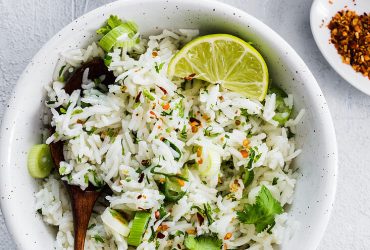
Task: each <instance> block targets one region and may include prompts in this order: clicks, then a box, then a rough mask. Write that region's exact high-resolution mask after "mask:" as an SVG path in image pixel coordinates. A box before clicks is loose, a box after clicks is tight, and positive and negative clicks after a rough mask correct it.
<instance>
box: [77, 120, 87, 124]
mask: <svg viewBox="0 0 370 250" xmlns="http://www.w3.org/2000/svg"><path fill="white" fill-rule="evenodd" d="M76 122H77V123H78V124H85V122H84V121H83V120H80V119H78V120H77V121H76Z"/></svg>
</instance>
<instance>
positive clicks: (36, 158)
mask: <svg viewBox="0 0 370 250" xmlns="http://www.w3.org/2000/svg"><path fill="white" fill-rule="evenodd" d="M27 167H28V172H29V173H30V175H31V176H32V177H33V178H45V177H47V176H48V175H49V174H50V171H51V169H52V168H53V160H52V158H51V153H50V148H49V145H46V144H37V145H34V146H33V147H32V148H31V150H30V152H29V153H28V160H27Z"/></svg>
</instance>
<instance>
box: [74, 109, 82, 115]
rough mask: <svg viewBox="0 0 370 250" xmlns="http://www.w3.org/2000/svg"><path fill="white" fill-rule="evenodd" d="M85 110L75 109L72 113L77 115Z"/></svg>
mask: <svg viewBox="0 0 370 250" xmlns="http://www.w3.org/2000/svg"><path fill="white" fill-rule="evenodd" d="M82 112H83V110H82V109H75V110H74V111H73V112H72V115H77V114H81V113H82Z"/></svg>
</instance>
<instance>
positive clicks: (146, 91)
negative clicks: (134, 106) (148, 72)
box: [143, 89, 155, 101]
mask: <svg viewBox="0 0 370 250" xmlns="http://www.w3.org/2000/svg"><path fill="white" fill-rule="evenodd" d="M143 94H144V96H145V97H146V98H148V99H149V100H150V101H154V100H155V98H154V96H153V95H152V94H151V93H150V92H149V91H148V90H147V89H144V90H143Z"/></svg>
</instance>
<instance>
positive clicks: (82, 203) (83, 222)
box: [67, 185, 100, 250]
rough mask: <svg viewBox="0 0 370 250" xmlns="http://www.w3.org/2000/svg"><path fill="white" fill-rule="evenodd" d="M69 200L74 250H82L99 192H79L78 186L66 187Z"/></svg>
mask: <svg viewBox="0 0 370 250" xmlns="http://www.w3.org/2000/svg"><path fill="white" fill-rule="evenodd" d="M67 189H68V193H69V196H70V198H71V204H72V212H73V226H74V234H75V237H74V249H75V250H84V245H85V237H86V231H87V227H88V225H89V220H90V216H91V213H92V210H93V208H94V204H95V202H96V200H97V199H98V197H99V195H100V192H99V191H88V190H85V191H83V190H81V189H80V187H78V186H72V185H67Z"/></svg>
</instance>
